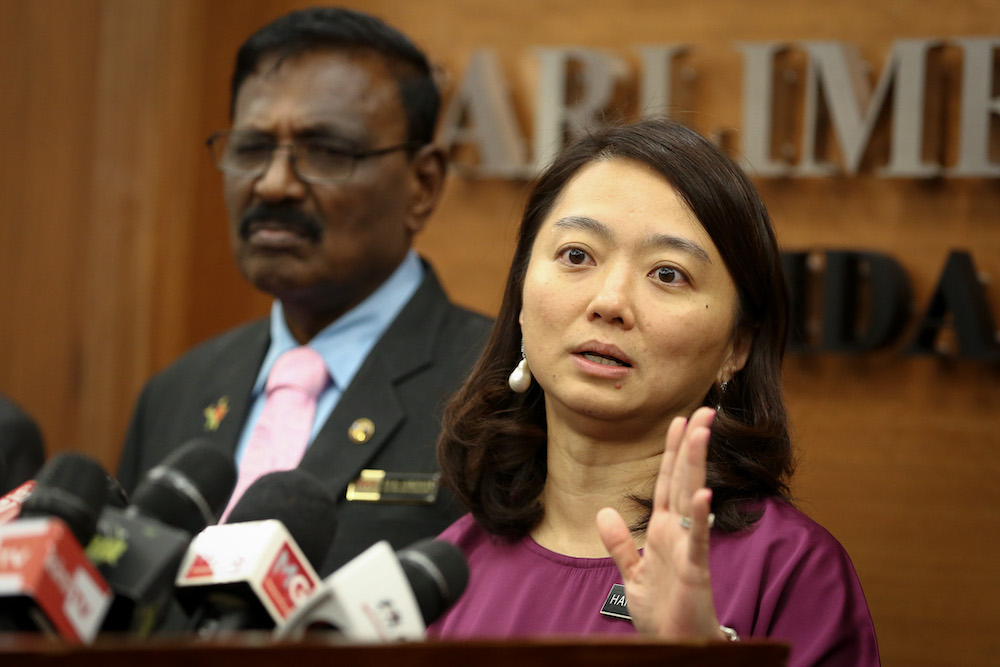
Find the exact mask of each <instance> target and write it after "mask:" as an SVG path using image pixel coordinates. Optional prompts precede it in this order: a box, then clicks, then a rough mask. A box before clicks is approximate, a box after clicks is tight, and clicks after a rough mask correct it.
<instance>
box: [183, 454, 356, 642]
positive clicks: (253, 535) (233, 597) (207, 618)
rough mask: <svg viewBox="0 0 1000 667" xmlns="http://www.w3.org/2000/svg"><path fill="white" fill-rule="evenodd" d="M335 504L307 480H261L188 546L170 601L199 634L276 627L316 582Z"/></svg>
mask: <svg viewBox="0 0 1000 667" xmlns="http://www.w3.org/2000/svg"><path fill="white" fill-rule="evenodd" d="M335 510H336V500H335V499H334V497H333V496H332V495H331V494H330V493H329V492H327V490H326V489H325V488H324V487H323V485H322V484H321V483H320V482H319V480H317V479H316V478H315V477H313V476H312V475H309V474H308V473H306V472H305V471H303V470H299V469H295V470H284V471H279V472H273V473H270V474H267V475H264V476H262V477H261V478H260V479H258V480H257V481H256V482H254V483H253V484H252V485H250V487H249V488H247V490H246V492H245V493H244V494H243V496H242V497H241V498H240V500H239V501H238V502H237V503H236V506H235V507H233V510H232V512H230V514H229V518H228V520H227V523H225V524H223V525H219V526H209V527H208V528H206V529H205V530H203V531H202V532H201V533H200V534H198V535H197V536H196V537H195V539H194V540H193V541H192V542H191V546H190V548H189V549H188V552H187V555H186V556H185V558H184V562H183V563H182V564H181V568H180V572H179V574H178V577H177V581H176V584H177V599H178V601H180V603H181V606H182V607H183V608H184V609H185V611H187V612H188V613H189V614H190V615H191V624H190V627H191V629H194V630H196V631H197V632H198V633H199V634H200V635H202V636H211V635H219V634H223V633H226V632H229V631H233V630H252V629H258V630H259V629H271V628H274V627H276V626H277V627H280V626H281V625H283V624H284V622H285V620H286V619H287V618H288V616H289V615H291V613H292V612H293V610H294V609H295V607H296V606H297V605H298V604H299V603H300V602H301V601H302V600H304V599H305V598H306V597H308V595H309V593H310V592H311V591H312V589H313V588H315V587H316V585H317V584H319V582H320V578H319V575H317V574H316V571H315V570H314V569H313V567H312V565H311V564H310V563H313V562H316V563H318V562H322V560H323V558H324V557H325V556H326V552H327V551H329V550H330V545H331V544H332V543H333V536H334V533H335V530H336V513H335Z"/></svg>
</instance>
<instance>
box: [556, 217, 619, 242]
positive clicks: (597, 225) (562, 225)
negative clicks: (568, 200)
mask: <svg viewBox="0 0 1000 667" xmlns="http://www.w3.org/2000/svg"><path fill="white" fill-rule="evenodd" d="M555 227H556V228H557V229H583V230H585V231H588V232H591V233H593V234H596V235H597V236H600V237H601V240H602V241H608V242H612V241H614V240H615V232H614V230H613V229H611V227H609V226H607V225H606V224H604V223H603V222H601V221H600V220H595V219H593V218H589V217H587V216H585V215H568V216H566V217H565V218H560V219H558V220H556V223H555Z"/></svg>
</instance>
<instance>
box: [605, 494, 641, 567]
mask: <svg viewBox="0 0 1000 667" xmlns="http://www.w3.org/2000/svg"><path fill="white" fill-rule="evenodd" d="M597 532H598V533H600V535H601V541H602V542H604V548H605V549H607V550H608V553H609V554H611V558H612V559H613V560H614V561H615V565H617V566H618V571H619V572H621V575H622V579H623V580H627V579H628V578H629V577H628V575H629V572H631V570H632V568H634V567H635V566H636V565H637V564H638V563H639V550H638V548H637V547H636V546H635V540H633V539H632V534H631V533H630V532H629V530H628V526H626V525H625V520H624V519H623V518H622V516H621V515H620V514H619V513H618V512H616V511H615V510H614V509H612V508H610V507H605V508H604V509H602V510H601V511H599V512H598V513H597Z"/></svg>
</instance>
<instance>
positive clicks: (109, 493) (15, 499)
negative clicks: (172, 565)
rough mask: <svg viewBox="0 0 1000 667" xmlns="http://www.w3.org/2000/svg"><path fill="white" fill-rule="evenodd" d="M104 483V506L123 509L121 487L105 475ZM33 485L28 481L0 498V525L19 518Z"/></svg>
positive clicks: (124, 502)
mask: <svg viewBox="0 0 1000 667" xmlns="http://www.w3.org/2000/svg"><path fill="white" fill-rule="evenodd" d="M0 476H2V475H0ZM105 482H106V488H105V494H104V504H105V506H110V507H125V506H126V505H128V496H127V495H126V494H125V489H123V488H122V485H121V484H119V483H118V480H117V479H115V478H114V477H112V476H111V475H108V474H107V473H105ZM35 485H36V484H35V480H33V479H29V480H28V481H26V482H22V483H21V484H20V485H19V486H17V487H15V488H13V489H11V490H10V491H8V492H7V493H5V494H4V495H3V496H0V524H4V523H7V522H8V521H13V520H14V519H16V518H17V517H18V516H20V514H21V507H22V506H23V505H24V501H25V500H27V499H28V496H30V495H31V492H32V490H34V488H35Z"/></svg>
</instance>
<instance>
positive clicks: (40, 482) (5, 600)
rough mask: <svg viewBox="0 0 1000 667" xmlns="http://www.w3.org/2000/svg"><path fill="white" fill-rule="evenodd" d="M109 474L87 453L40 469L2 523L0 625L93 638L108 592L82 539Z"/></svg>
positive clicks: (92, 527)
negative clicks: (9, 518)
mask: <svg viewBox="0 0 1000 667" xmlns="http://www.w3.org/2000/svg"><path fill="white" fill-rule="evenodd" d="M106 479H107V473H105V472H104V470H103V469H102V468H101V467H100V465H98V464H97V463H95V462H93V461H91V460H90V459H88V458H86V457H84V456H81V455H78V454H63V455H61V456H59V457H56V458H54V459H52V460H51V461H50V462H49V463H48V464H46V466H45V467H44V468H42V471H41V472H40V473H39V475H38V479H37V481H36V486H35V488H34V489H33V490H32V492H31V494H30V495H29V496H28V497H27V498H26V499H25V500H24V501H23V503H22V504H21V505H20V507H19V509H20V516H19V517H18V519H17V520H15V521H10V522H9V523H6V524H4V525H0V630H9V631H31V630H34V631H41V632H43V633H46V634H51V635H57V636H59V637H61V638H63V639H65V640H67V641H69V642H73V643H77V644H83V643H90V642H91V641H93V640H94V637H95V636H96V635H97V631H98V629H99V628H100V627H101V623H102V621H103V620H104V615H105V614H106V613H107V610H108V606H109V605H110V604H111V591H110V589H109V588H108V585H107V583H105V581H104V579H103V578H102V577H101V575H100V574H99V573H98V572H97V569H96V568H95V567H94V566H93V565H92V564H91V563H90V560H89V559H88V558H87V556H86V554H85V553H84V551H83V548H82V547H81V546H80V544H81V542H83V543H86V542H88V541H89V540H90V538H91V537H92V536H93V534H94V530H95V528H96V524H97V515H98V514H99V513H100V511H101V509H102V507H103V504H104V498H105V492H106V487H107V483H106Z"/></svg>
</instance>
